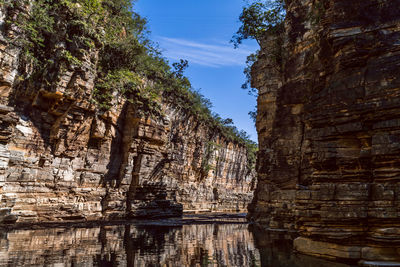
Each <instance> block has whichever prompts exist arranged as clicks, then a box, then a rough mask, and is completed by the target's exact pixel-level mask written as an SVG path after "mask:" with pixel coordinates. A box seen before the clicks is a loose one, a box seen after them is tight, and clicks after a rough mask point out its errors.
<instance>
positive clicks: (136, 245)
mask: <svg viewBox="0 0 400 267" xmlns="http://www.w3.org/2000/svg"><path fill="white" fill-rule="evenodd" d="M0 233H1V236H0V266H54V267H61V266H277V267H286V266H287V267H289V266H298V267H306V266H307V267H308V266H310V267H313V266H315V267H316V266H329V267H344V266H347V265H342V264H337V263H331V262H325V261H321V260H318V259H314V258H311V257H307V256H302V255H296V254H293V253H292V249H291V242H290V238H291V237H290V236H287V235H285V234H282V233H281V234H280V233H272V234H271V233H265V232H261V231H259V230H257V229H255V228H254V227H252V226H250V225H249V224H248V223H247V222H246V221H245V219H244V218H242V217H241V216H228V217H227V216H212V217H209V216H207V215H203V216H194V215H192V216H190V215H189V216H185V217H184V218H182V219H168V220H158V221H142V222H136V223H132V224H125V225H108V226H104V225H103V226H96V227H86V228H85V227H59V228H46V229H35V230H32V229H19V230H11V231H6V230H1V232H0Z"/></svg>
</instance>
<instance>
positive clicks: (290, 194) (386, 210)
mask: <svg viewBox="0 0 400 267" xmlns="http://www.w3.org/2000/svg"><path fill="white" fill-rule="evenodd" d="M286 4H287V17H286V20H285V32H284V34H283V35H282V36H276V35H275V36H274V35H269V36H266V37H265V40H263V41H262V45H261V46H262V47H261V52H260V54H259V57H258V61H257V62H256V63H255V65H254V66H253V69H252V83H253V87H256V88H258V90H259V97H258V117H257V130H258V134H259V147H260V151H259V158H258V165H257V172H258V186H257V189H256V193H255V198H254V200H253V202H252V204H251V205H250V213H251V218H252V219H253V220H255V221H257V222H258V223H260V224H262V225H263V226H265V227H267V228H275V229H288V230H293V231H297V232H298V233H299V235H300V237H298V238H297V239H296V240H295V241H294V247H295V249H297V250H298V251H300V252H302V253H306V254H311V255H316V256H322V257H328V258H333V259H351V260H359V259H363V260H399V259H400V251H399V249H398V248H399V247H400V227H399V225H400V172H399V164H400V156H399V152H400V124H399V122H400V80H399V77H400V43H399V40H400V13H399V11H398V7H399V6H400V1H398V0H395V1H389V0H388V1H378V0H371V1H361V0H354V1H346V0H326V1H309V0H304V1H300V0H291V1H286ZM279 41H281V43H283V46H280V45H279V43H280V42H279ZM277 52H279V53H277ZM277 55H278V56H277Z"/></svg>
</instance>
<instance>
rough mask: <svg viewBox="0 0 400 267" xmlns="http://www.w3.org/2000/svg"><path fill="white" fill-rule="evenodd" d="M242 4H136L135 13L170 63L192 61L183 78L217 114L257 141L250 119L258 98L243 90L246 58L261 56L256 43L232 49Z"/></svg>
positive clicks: (196, 0) (182, 0)
mask: <svg viewBox="0 0 400 267" xmlns="http://www.w3.org/2000/svg"><path fill="white" fill-rule="evenodd" d="M243 5H244V1H243V0H168V1H166V0H138V1H137V3H136V4H135V10H136V12H138V13H139V14H140V15H141V16H143V17H146V18H147V20H148V25H149V29H150V31H151V34H150V39H151V40H152V41H155V42H157V43H158V44H159V47H160V49H161V51H162V52H163V55H164V56H165V57H166V58H167V59H168V61H169V62H170V63H173V62H177V61H179V59H186V60H188V61H189V68H188V69H187V70H186V72H185V75H186V76H187V77H188V78H189V79H190V81H191V83H192V86H193V87H194V88H195V89H200V92H201V93H202V94H203V95H204V96H205V97H207V98H209V99H210V100H211V102H212V103H213V106H214V107H213V111H215V112H217V113H218V114H220V115H221V117H223V118H232V119H233V121H234V123H235V125H236V126H237V127H238V128H239V129H243V130H245V131H246V132H247V133H248V134H250V136H251V139H253V140H254V141H257V133H256V130H255V127H254V123H253V121H252V120H251V119H250V117H249V115H248V114H247V113H248V112H249V111H250V110H253V109H254V107H255V105H256V98H255V97H254V96H250V95H248V93H247V92H246V91H245V90H243V89H241V88H240V87H241V85H242V84H243V83H244V81H245V76H244V74H243V69H244V67H245V62H246V57H247V55H249V54H250V53H253V52H254V51H256V50H257V48H258V45H257V43H256V42H255V41H247V42H245V43H244V44H242V45H241V46H240V47H239V49H233V45H232V44H231V43H229V41H230V39H231V37H232V35H233V34H234V33H235V32H236V31H237V29H238V28H239V26H240V23H239V21H238V17H239V15H240V13H241V10H242V6H243Z"/></svg>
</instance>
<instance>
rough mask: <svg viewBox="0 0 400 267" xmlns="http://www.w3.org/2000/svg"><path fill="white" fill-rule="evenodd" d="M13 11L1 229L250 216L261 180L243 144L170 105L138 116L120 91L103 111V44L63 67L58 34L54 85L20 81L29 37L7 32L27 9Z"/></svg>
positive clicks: (0, 145)
mask: <svg viewBox="0 0 400 267" xmlns="http://www.w3.org/2000/svg"><path fill="white" fill-rule="evenodd" d="M14 7H15V8H8V9H7V10H5V9H4V8H3V7H1V6H0V26H1V25H2V26H1V27H0V104H1V105H0V125H1V126H0V223H14V222H17V223H20V222H42V221H76V220H99V219H115V218H118V219H122V218H127V217H128V218H129V217H161V216H177V215H180V214H181V213H182V210H193V211H202V210H207V211H210V210H213V211H214V210H215V211H228V210H229V211H236V210H245V208H246V205H247V203H248V202H249V201H250V199H251V195H252V193H251V192H252V187H253V183H254V181H253V177H254V175H253V173H252V171H251V170H250V169H249V168H248V166H247V150H246V148H245V147H244V146H242V145H238V144H235V143H231V142H228V141H226V140H224V139H223V138H222V136H220V135H219V134H218V133H216V132H214V131H213V130H212V129H210V128H208V127H207V126H205V125H204V124H201V123H199V122H198V121H196V119H195V118H194V117H193V116H190V115H188V114H186V113H185V112H183V111H181V110H179V108H178V107H175V106H174V105H173V101H171V100H169V101H164V100H160V104H161V106H162V109H163V113H164V116H163V118H157V119H151V118H146V117H143V116H140V115H139V113H140V112H138V110H137V108H136V107H135V106H134V104H132V103H130V102H128V101H125V100H123V99H122V97H119V96H117V95H116V96H114V100H113V101H114V103H113V107H112V108H111V110H109V111H107V112H99V111H98V110H97V109H96V107H95V105H94V104H93V103H92V101H91V98H92V94H93V88H94V84H95V78H96V71H95V70H96V64H97V61H98V54H99V51H98V48H97V47H92V48H91V49H89V50H82V49H79V47H77V48H74V47H72V48H69V49H70V50H71V51H72V52H74V50H73V49H76V50H79V53H77V54H79V60H80V61H81V62H82V64H80V65H79V66H71V65H68V64H67V65H66V64H65V62H63V61H62V60H58V58H57V56H58V54H59V53H60V52H59V49H60V47H65V44H63V43H62V39H61V38H60V40H59V41H60V43H59V44H56V45H55V46H54V48H51V49H53V50H52V51H50V52H49V56H50V58H49V59H48V60H49V62H50V61H51V62H53V66H52V69H48V70H46V75H47V76H46V79H49V80H50V81H52V83H51V86H50V87H49V86H47V87H46V88H43V87H42V85H43V84H42V81H40V80H39V81H33V82H29V81H27V80H23V79H22V78H21V77H26V76H27V75H28V76H29V70H27V69H26V68H28V67H29V65H28V66H27V65H26V64H25V65H24V64H21V62H22V60H21V58H22V57H23V55H22V53H21V49H20V48H19V46H18V45H17V42H16V41H15V40H16V39H17V38H18V37H19V38H21V34H22V33H21V31H20V30H19V29H18V27H17V26H16V25H14V24H11V26H10V25H8V26H7V27H4V25H5V24H4V21H12V18H13V16H15V14H16V13H17V12H23V11H24V8H26V7H23V6H19V5H15V6H14ZM60 34H61V33H60ZM171 102H172V103H171Z"/></svg>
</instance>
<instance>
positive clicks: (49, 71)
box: [0, 0, 251, 145]
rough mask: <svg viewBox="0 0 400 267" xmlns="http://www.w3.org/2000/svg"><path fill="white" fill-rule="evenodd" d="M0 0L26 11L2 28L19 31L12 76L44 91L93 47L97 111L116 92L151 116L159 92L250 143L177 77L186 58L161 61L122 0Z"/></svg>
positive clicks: (81, 67)
mask: <svg viewBox="0 0 400 267" xmlns="http://www.w3.org/2000/svg"><path fill="white" fill-rule="evenodd" d="M0 1H1V2H0V3H3V4H4V5H5V8H11V7H13V6H15V5H17V6H18V7H19V6H20V7H22V6H29V7H30V9H29V12H28V14H27V13H26V12H25V13H24V12H19V13H18V14H17V18H16V19H15V20H13V21H8V22H7V25H6V27H12V26H13V25H14V26H17V27H18V28H19V29H21V30H22V32H23V33H24V35H21V36H22V37H20V38H18V39H17V40H16V41H14V44H15V45H17V46H19V47H21V48H22V49H23V51H24V55H25V56H24V61H25V64H26V65H27V66H28V68H29V69H30V70H32V71H31V72H26V73H27V74H26V77H19V78H20V79H21V80H23V81H26V82H29V83H31V84H30V85H31V87H32V88H38V89H40V88H43V86H47V87H48V88H45V89H48V90H51V89H52V88H51V87H52V86H57V84H58V79H59V77H56V76H57V73H60V72H62V71H63V70H64V71H65V70H71V71H75V72H85V71H87V69H86V68H87V66H86V65H87V62H88V59H89V58H92V57H93V55H95V54H96V53H97V52H98V61H97V70H96V73H97V78H96V80H95V88H94V90H93V95H92V98H93V99H92V100H93V101H94V103H95V104H96V105H97V108H98V109H99V110H100V111H106V110H108V109H110V108H111V107H112V106H113V104H114V103H115V99H117V98H120V97H122V98H125V99H126V100H127V101H129V102H130V103H133V104H134V105H135V107H137V109H138V110H140V111H142V113H143V114H144V115H146V116H147V115H148V116H154V115H155V116H157V115H161V109H160V99H161V98H162V99H163V101H166V102H167V103H168V102H169V103H171V104H172V105H173V106H175V107H177V108H178V109H181V110H182V111H184V112H186V113H187V114H188V115H189V116H194V117H196V119H197V121H199V123H200V124H203V125H206V126H207V127H209V128H210V129H211V130H212V131H213V132H214V133H216V134H220V135H222V136H223V137H224V138H225V140H226V141H227V142H235V143H240V144H242V145H247V144H248V143H251V141H250V140H249V138H248V136H247V134H245V133H243V132H240V131H238V130H237V128H236V127H234V126H233V125H232V123H233V122H232V120H230V119H225V120H224V119H222V118H221V117H220V116H219V115H218V114H213V113H212V112H211V110H210V109H211V107H212V104H211V102H210V100H208V99H207V98H205V97H204V96H203V95H202V94H201V93H200V92H199V91H196V90H194V89H193V88H192V86H191V83H190V81H189V79H188V78H187V77H185V76H184V71H185V69H186V68H187V67H188V62H187V61H185V60H181V61H180V62H177V63H173V64H172V66H173V68H171V67H170V66H169V65H168V62H167V61H166V60H165V59H164V58H163V57H162V55H161V53H160V52H159V51H158V49H157V47H156V45H155V44H153V43H152V42H151V41H150V40H149V39H148V38H147V35H148V31H147V29H146V19H144V18H142V17H141V16H140V15H139V14H137V13H136V12H134V6H133V2H131V1H130V0H14V1H9V0H0ZM21 10H22V9H21ZM90 62H94V60H93V59H91V60H90ZM54 73H56V75H54Z"/></svg>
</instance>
